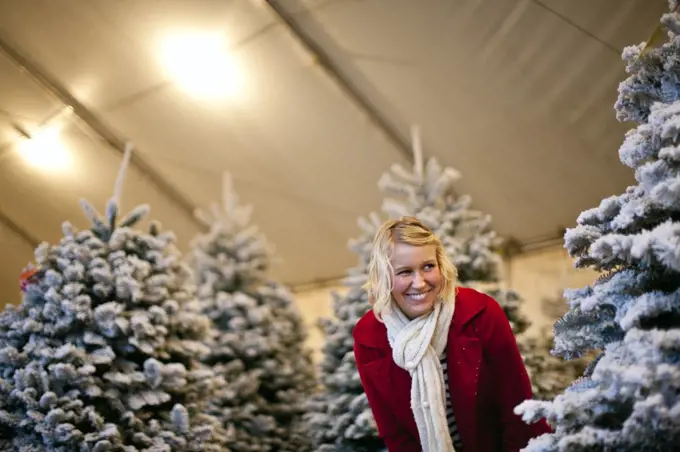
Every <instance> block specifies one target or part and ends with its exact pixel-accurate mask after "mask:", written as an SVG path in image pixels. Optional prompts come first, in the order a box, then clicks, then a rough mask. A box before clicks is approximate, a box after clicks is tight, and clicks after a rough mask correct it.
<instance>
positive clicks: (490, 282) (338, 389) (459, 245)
mask: <svg viewBox="0 0 680 452" xmlns="http://www.w3.org/2000/svg"><path fill="white" fill-rule="evenodd" d="M413 151H414V167H413V170H410V171H409V170H407V169H405V168H403V167H402V166H400V165H393V166H392V167H391V169H390V171H389V172H387V173H385V174H384V175H383V176H382V177H381V179H380V181H379V183H378V185H379V188H380V190H381V191H382V192H383V193H384V194H385V195H386V199H385V201H384V203H383V206H382V213H383V214H382V215H381V214H378V213H375V212H373V213H371V214H370V215H369V216H368V217H367V218H363V217H362V218H360V219H359V227H360V229H361V235H360V237H358V238H356V239H355V240H351V241H350V249H351V250H352V251H353V252H355V253H356V254H357V255H358V258H359V262H358V264H357V266H355V267H353V268H351V269H350V270H349V271H348V274H347V277H346V278H345V281H344V284H345V286H346V287H347V289H348V290H347V292H346V293H345V294H344V296H342V295H339V294H337V293H334V294H333V312H334V318H333V319H325V320H324V321H322V329H323V331H324V335H325V339H326V341H325V344H324V347H323V359H322V363H321V369H320V380H321V385H322V387H323V389H322V391H321V392H320V393H319V394H317V395H315V396H314V397H313V398H312V400H311V402H310V404H309V405H310V407H309V413H308V414H307V415H306V419H307V421H308V428H309V432H310V435H311V436H312V437H313V440H314V443H315V451H317V452H368V451H371V452H372V451H375V450H378V449H379V448H380V447H382V441H381V440H380V439H379V438H378V436H377V429H376V426H375V421H374V419H373V415H372V413H371V410H370V407H369V406H368V401H367V399H366V396H365V394H364V392H363V388H362V386H361V381H360V380H359V374H358V372H357V369H356V361H355V360H354V354H353V339H352V330H353V329H354V326H355V325H356V323H357V321H358V320H359V319H360V318H361V316H363V315H364V314H365V313H366V312H367V311H368V310H369V309H370V306H369V303H368V299H367V295H366V292H365V291H364V290H363V289H362V286H363V285H364V283H365V282H366V280H367V276H368V270H367V268H368V262H369V258H370V252H371V244H372V241H373V237H374V235H375V233H376V231H377V230H378V228H379V227H380V226H381V225H382V223H383V221H384V219H386V218H387V217H391V218H398V217H401V216H404V215H415V216H416V217H418V218H419V219H420V220H421V221H423V222H424V223H426V224H427V225H428V226H429V227H431V228H432V229H433V230H434V232H435V233H436V234H437V235H438V236H439V238H440V239H441V241H442V243H443V245H444V247H445V248H446V250H447V252H448V254H449V256H450V257H451V258H452V260H453V262H454V264H455V265H456V267H457V269H458V275H459V280H460V281H459V283H460V284H462V285H479V284H480V283H481V284H484V285H485V286H487V287H491V288H492V290H491V291H490V292H489V293H490V295H492V296H493V297H494V298H495V299H496V300H498V301H499V303H500V304H501V305H502V306H503V308H504V310H505V312H506V315H507V316H508V318H509V320H510V322H511V324H512V327H513V330H514V331H515V333H516V334H519V333H521V332H522V331H524V330H525V329H526V328H527V327H528V322H527V321H526V319H525V318H524V317H523V316H522V315H520V312H519V303H520V301H521V300H520V298H519V297H518V296H517V294H515V293H514V292H508V291H503V290H501V284H500V273H501V265H502V263H501V259H500V257H499V255H498V254H497V247H498V246H499V245H500V243H501V239H500V238H499V237H498V236H497V235H496V233H495V232H494V231H493V230H492V229H491V218H490V217H489V216H488V215H484V214H482V213H481V212H478V211H475V210H473V209H471V208H470V206H471V199H470V197H469V196H457V195H456V193H455V190H454V184H455V182H456V181H457V180H458V179H459V177H460V175H459V173H458V172H457V171H456V170H454V169H452V168H442V167H441V166H440V165H439V163H438V162H437V161H436V160H435V159H434V158H431V159H429V160H428V162H427V163H426V164H423V160H422V151H421V149H420V141H419V137H418V133H417V129H415V128H414V131H413Z"/></svg>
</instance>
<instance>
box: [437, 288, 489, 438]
mask: <svg viewBox="0 0 680 452" xmlns="http://www.w3.org/2000/svg"><path fill="white" fill-rule="evenodd" d="M483 309H484V308H483V306H481V305H478V304H476V303H470V302H469V301H468V300H461V299H460V298H459V297H456V311H455V313H454V315H453V323H452V324H451V328H450V330H449V340H448V348H447V353H446V358H447V362H448V375H449V389H450V391H451V407H452V408H453V414H454V416H455V418H456V425H457V426H458V432H459V433H460V436H461V439H462V441H463V445H464V446H465V450H471V451H474V450H476V449H477V388H478V384H479V368H480V366H481V363H482V344H481V342H480V341H479V339H477V338H476V337H470V336H467V335H463V334H462V333H463V331H464V327H465V326H466V325H467V324H468V323H469V322H470V321H471V320H472V319H473V318H474V317H476V316H477V315H478V314H479V313H480V312H481V311H483Z"/></svg>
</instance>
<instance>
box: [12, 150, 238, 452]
mask: <svg viewBox="0 0 680 452" xmlns="http://www.w3.org/2000/svg"><path fill="white" fill-rule="evenodd" d="M128 152H129V151H128ZM128 157H129V155H128ZM121 180H122V179H121ZM116 199H117V198H116V197H115V196H114V198H113V199H112V200H111V202H110V203H109V204H108V206H107V211H106V216H105V218H101V217H100V216H99V214H97V212H95V210H94V208H93V207H92V206H91V205H90V204H89V203H87V202H85V201H83V203H82V205H83V209H84V210H85V212H86V214H87V216H88V217H89V219H90V221H91V222H92V228H91V229H88V230H80V231H79V230H76V229H75V228H74V227H73V226H71V225H70V224H68V223H66V224H65V225H64V228H63V229H64V237H63V238H62V239H61V241H60V243H59V244H58V245H50V244H47V243H43V244H42V245H40V246H39V247H38V248H37V250H36V252H35V258H36V264H37V265H36V267H35V269H34V270H32V271H31V272H29V274H30V273H33V274H31V275H30V276H28V279H26V280H25V281H24V284H23V288H24V291H25V293H24V297H23V300H22V301H21V303H20V304H19V305H18V306H16V307H14V306H8V307H7V308H6V310H5V311H4V312H3V313H2V314H0V450H3V451H5V450H6V451H10V450H12V451H26V452H28V451H54V452H72V451H93V452H109V451H115V452H134V451H149V452H151V451H154V452H155V451H196V452H199V451H223V450H226V449H225V448H224V446H223V445H224V437H223V435H222V431H221V429H220V428H219V426H218V425H219V424H218V422H217V419H215V418H213V417H212V416H210V415H207V414H205V407H206V402H207V401H208V400H210V399H211V398H212V394H213V393H214V392H215V391H216V390H217V389H218V388H219V387H220V386H221V385H222V381H221V380H220V379H219V378H216V377H215V376H214V374H213V372H212V371H211V370H210V369H209V368H207V367H205V366H203V365H201V364H200V362H199V361H198V358H200V357H201V355H203V354H205V353H207V352H208V347H207V346H206V345H205V344H204V342H205V340H206V337H207V333H208V331H209V328H210V321H209V319H208V318H207V317H206V316H204V315H202V314H200V313H199V312H198V310H197V308H198V306H197V301H196V299H195V298H194V294H195V286H193V285H192V282H191V274H190V271H188V267H186V266H184V265H183V264H182V262H181V256H180V254H179V252H178V251H177V249H176V248H175V246H174V236H173V234H171V233H169V232H161V231H160V229H159V227H158V226H157V225H152V226H151V228H150V231H149V232H148V233H147V232H143V231H139V230H135V229H133V228H132V226H133V225H134V224H135V223H137V222H138V221H139V220H140V219H141V218H142V217H143V215H144V214H145V213H146V211H147V209H146V207H145V206H141V207H138V208H136V209H134V210H133V211H132V212H131V213H130V214H129V215H128V216H127V217H124V218H122V219H121V220H120V221H118V204H117V201H116Z"/></svg>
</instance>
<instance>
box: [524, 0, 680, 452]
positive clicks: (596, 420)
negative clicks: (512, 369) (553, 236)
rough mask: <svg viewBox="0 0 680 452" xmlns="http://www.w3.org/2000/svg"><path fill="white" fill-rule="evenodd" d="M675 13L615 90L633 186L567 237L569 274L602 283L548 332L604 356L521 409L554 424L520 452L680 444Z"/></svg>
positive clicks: (572, 297) (578, 349)
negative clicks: (579, 272) (585, 274)
mask: <svg viewBox="0 0 680 452" xmlns="http://www.w3.org/2000/svg"><path fill="white" fill-rule="evenodd" d="M670 6H671V11H673V12H671V13H668V14H665V15H664V16H663V18H662V20H661V23H662V25H663V27H665V28H666V29H667V31H668V35H667V36H668V40H667V41H666V42H665V43H663V45H661V47H659V48H650V47H646V46H645V45H644V44H643V45H639V46H633V47H628V48H626V49H625V50H624V52H623V58H624V59H625V60H626V61H627V71H628V73H629V74H630V76H629V78H628V79H627V80H625V81H624V82H623V83H622V84H621V85H620V87H619V99H618V101H617V103H616V111H617V117H618V119H619V120H621V121H632V122H635V123H637V127H636V128H635V129H633V130H631V131H629V132H628V133H627V134H626V137H625V140H624V142H623V145H622V146H621V148H620V149H619V157H620V159H621V162H622V163H623V164H625V165H627V166H629V167H630V168H632V169H633V170H634V172H635V179H636V181H637V184H636V185H633V186H631V187H629V188H628V189H627V190H626V191H625V193H623V194H621V195H618V196H613V197H610V198H607V199H605V200H603V201H602V202H601V204H600V206H599V207H596V208H593V209H590V210H586V211H585V212H583V213H581V215H580V216H579V218H578V220H577V226H576V227H575V228H573V229H571V230H569V231H567V233H566V235H565V246H566V248H567V249H568V250H569V253H570V254H571V256H573V257H574V258H575V265H576V266H577V267H591V268H593V269H595V270H597V271H600V272H602V276H601V278H599V279H598V280H597V282H595V283H594V284H593V285H591V286H587V287H585V288H582V289H578V290H570V291H568V292H566V294H565V295H566V297H567V298H568V299H569V301H570V304H571V309H570V311H569V312H568V313H567V314H566V315H565V316H564V317H563V318H562V319H561V320H560V321H559V322H557V323H556V324H555V334H556V338H555V339H556V341H555V342H556V344H555V348H556V351H557V352H559V353H560V354H561V355H562V356H564V357H566V358H570V357H576V356H580V355H582V354H584V353H586V352H587V351H589V350H602V353H601V354H600V355H599V356H598V358H597V359H596V360H594V361H593V362H591V364H590V365H589V367H588V369H586V376H585V377H584V378H583V379H582V380H579V381H578V382H577V383H576V384H574V385H573V386H572V387H571V388H570V389H568V390H567V391H566V392H565V393H564V394H562V395H559V396H558V397H557V398H555V400H553V401H551V402H535V401H533V402H525V403H524V404H522V405H520V406H519V407H518V408H517V409H516V411H517V412H519V413H523V415H524V417H525V419H526V420H527V421H531V420H533V419H535V418H536V417H540V416H547V419H548V420H549V421H550V422H551V423H553V424H554V425H555V431H554V433H553V434H549V435H543V436H541V437H539V438H537V439H535V440H533V441H532V442H531V443H530V444H529V446H528V447H527V448H526V449H525V450H527V451H531V452H537V451H570V452H571V451H673V450H677V447H678V444H680V173H679V169H680V146H679V145H680V15H678V13H677V2H676V1H671V2H670ZM660 36H663V33H662V34H661V35H660ZM645 47H646V48H645Z"/></svg>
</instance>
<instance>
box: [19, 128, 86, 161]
mask: <svg viewBox="0 0 680 452" xmlns="http://www.w3.org/2000/svg"><path fill="white" fill-rule="evenodd" d="M60 134H61V126H50V127H46V128H43V129H40V130H38V131H37V132H36V133H35V134H34V135H33V136H31V137H30V138H27V139H24V140H22V141H21V142H20V143H19V154H20V155H21V157H22V158H23V159H24V160H25V161H26V162H27V163H29V164H30V165H31V166H34V167H36V168H38V169H40V170H43V171H47V172H60V171H65V170H67V169H69V168H70V167H71V165H72V163H73V161H72V156H71V153H70V152H69V151H68V149H66V147H65V146H64V144H63V142H62V141H61V139H60Z"/></svg>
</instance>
